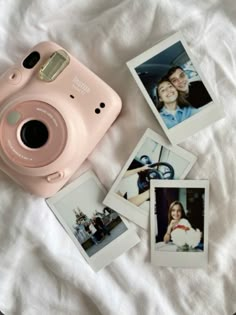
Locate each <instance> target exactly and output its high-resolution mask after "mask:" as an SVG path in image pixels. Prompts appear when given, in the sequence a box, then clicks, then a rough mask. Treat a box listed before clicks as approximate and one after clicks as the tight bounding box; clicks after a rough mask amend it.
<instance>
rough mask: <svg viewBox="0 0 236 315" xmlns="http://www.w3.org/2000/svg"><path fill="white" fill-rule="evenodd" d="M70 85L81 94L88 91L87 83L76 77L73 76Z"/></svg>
mask: <svg viewBox="0 0 236 315" xmlns="http://www.w3.org/2000/svg"><path fill="white" fill-rule="evenodd" d="M72 87H73V88H74V89H75V90H76V91H77V92H79V93H80V94H82V95H85V94H88V93H90V88H89V87H88V85H87V84H86V83H84V82H82V81H81V80H80V79H79V78H78V77H74V79H73V80H72Z"/></svg>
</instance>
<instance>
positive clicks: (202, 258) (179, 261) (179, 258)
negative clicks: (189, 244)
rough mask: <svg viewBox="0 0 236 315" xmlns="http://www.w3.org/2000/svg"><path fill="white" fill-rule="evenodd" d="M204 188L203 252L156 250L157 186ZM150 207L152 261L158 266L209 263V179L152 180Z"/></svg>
mask: <svg viewBox="0 0 236 315" xmlns="http://www.w3.org/2000/svg"><path fill="white" fill-rule="evenodd" d="M168 187H169V188H173V187H175V188H203V189H204V190H205V197H204V247H203V252H165V251H157V250H155V234H156V230H155V220H156V218H155V188H168ZM150 195H151V207H150V242H151V263H152V264H153V265H156V266H165V267H183V268H200V267H201V268H204V267H206V266H207V263H208V213H209V181H208V180H166V181H163V180H152V181H151V191H150Z"/></svg>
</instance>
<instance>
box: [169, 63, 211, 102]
mask: <svg viewBox="0 0 236 315" xmlns="http://www.w3.org/2000/svg"><path fill="white" fill-rule="evenodd" d="M167 77H168V79H169V80H170V82H171V83H172V84H173V85H174V86H175V88H176V89H177V90H178V91H179V92H180V93H183V95H184V97H185V99H186V100H187V101H188V102H189V103H190V104H191V105H192V106H193V107H195V108H199V107H202V106H203V105H206V104H208V103H209V102H211V101H212V99H211V97H210V95H209V94H208V92H207V89H206V88H205V86H204V84H203V83H202V81H193V82H189V79H188V76H187V75H186V73H185V72H184V70H183V69H182V68H181V67H180V66H175V67H172V68H170V70H169V71H168V73H167Z"/></svg>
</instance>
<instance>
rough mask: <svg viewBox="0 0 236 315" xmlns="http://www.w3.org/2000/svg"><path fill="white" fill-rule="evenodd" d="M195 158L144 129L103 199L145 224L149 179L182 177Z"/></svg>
mask: <svg viewBox="0 0 236 315" xmlns="http://www.w3.org/2000/svg"><path fill="white" fill-rule="evenodd" d="M195 160H196V158H195V157H194V156H193V155H192V154H191V153H189V152H187V151H185V150H183V149H181V148H180V147H177V146H176V147H174V146H172V145H170V144H169V143H168V142H167V141H166V140H165V139H164V138H162V137H161V136H159V135H158V134H156V133H155V132H153V131H152V130H150V129H148V130H147V131H146V132H145V134H144V135H143V137H142V138H141V139H140V141H139V143H138V144H137V146H136V148H135V149H134V151H133V153H132V154H131V156H130V157H129V159H128V161H127V162H126V164H125V166H124V167H123V169H122V171H121V173H120V175H119V176H118V178H117V179H116V181H115V183H114V184H113V186H112V188H111V190H110V191H109V193H108V195H107V197H106V198H105V200H104V203H105V204H106V205H107V206H109V207H111V208H113V209H115V210H116V211H118V212H119V213H120V214H122V215H124V216H126V217H127V218H129V219H130V220H133V221H134V222H135V223H136V224H139V225H140V226H142V227H144V228H146V227H147V224H148V213H149V208H150V182H151V180H154V179H161V180H173V179H181V178H184V177H185V176H186V175H187V173H188V172H189V170H190V169H191V167H192V165H193V164H194V162H195ZM121 204H122V205H121Z"/></svg>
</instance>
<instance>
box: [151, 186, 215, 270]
mask: <svg viewBox="0 0 236 315" xmlns="http://www.w3.org/2000/svg"><path fill="white" fill-rule="evenodd" d="M208 207H209V183H208V180H173V181H170V180H168V181H161V180H153V181H152V182H151V207H150V208H151V212H150V239H151V262H152V264H154V265H156V266H166V267H186V268H192V267H196V268H197V267H206V266H207V261H208Z"/></svg>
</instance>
